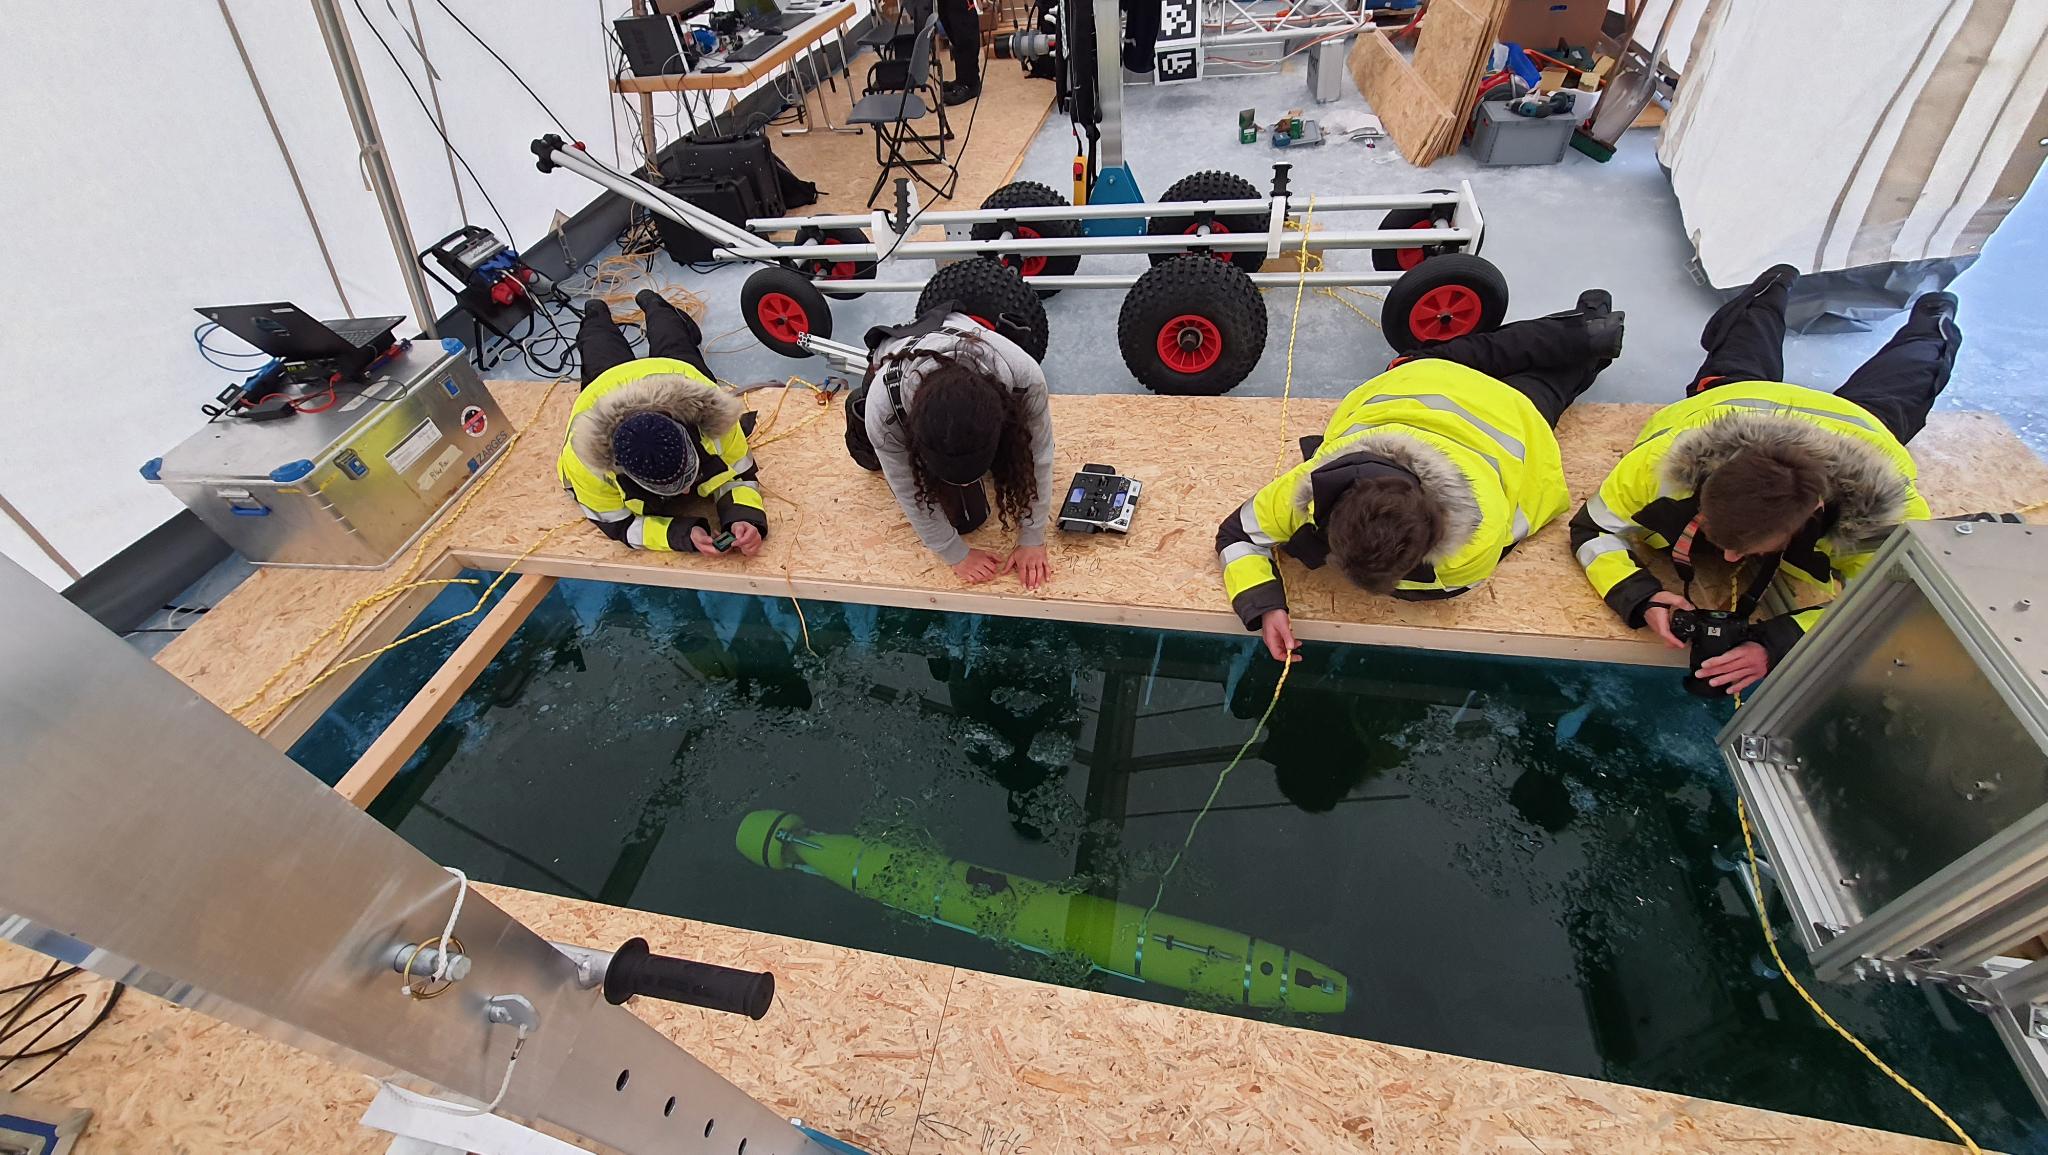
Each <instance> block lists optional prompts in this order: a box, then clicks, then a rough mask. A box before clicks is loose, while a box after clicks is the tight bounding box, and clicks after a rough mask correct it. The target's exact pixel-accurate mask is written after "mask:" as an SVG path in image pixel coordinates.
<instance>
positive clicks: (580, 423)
mask: <svg viewBox="0 0 2048 1155" xmlns="http://www.w3.org/2000/svg"><path fill="white" fill-rule="evenodd" d="M648 411H653V412H657V413H661V414H663V415H665V416H668V417H670V418H673V419H674V420H676V421H678V422H680V423H682V424H683V425H684V426H685V427H687V428H688V429H689V430H690V433H691V435H692V437H694V438H695V440H696V442H697V446H698V453H699V455H700V456H699V462H698V475H697V482H696V484H695V486H693V487H692V492H694V493H695V494H696V495H697V496H698V497H703V498H709V499H710V500H711V502H712V504H713V506H714V508H715V509H716V511H717V513H718V520H719V522H720V524H721V525H723V526H725V527H726V528H728V529H730V528H731V527H732V526H733V525H734V524H735V523H737V522H742V521H744V522H749V523H751V524H753V525H754V527H755V528H757V529H759V530H760V531H761V535H762V536H763V537H766V536H767V534H768V509H767V503H766V502H764V501H763V500H762V499H761V488H760V484H759V477H760V475H759V472H758V471H757V470H756V469H755V467H754V458H753V455H752V454H751V453H749V452H748V450H747V435H746V434H745V432H743V431H742V430H741V429H740V417H741V415H742V414H743V413H744V412H745V411H746V409H745V406H744V405H742V404H741V403H740V399H739V398H738V397H736V396H734V395H733V394H731V393H728V392H726V391H725V390H723V389H720V388H719V387H718V386H717V385H715V384H713V383H712V382H711V381H709V380H707V379H706V378H705V377H704V375H703V374H702V373H700V372H698V371H697V369H696V368H695V367H694V366H692V365H690V364H688V363H687V362H684V361H677V360H673V359H670V358H666V357H642V358H640V359H638V360H636V361H628V362H626V363H625V364H623V365H618V366H614V367H613V368H611V369H608V370H606V371H605V372H603V373H601V374H599V375H598V378H597V380H595V381H592V382H591V383H590V384H588V385H586V386H584V387H583V392H582V393H580V394H578V395H577V397H576V404H575V405H574V406H573V407H571V408H570V410H569V427H568V432H567V433H566V434H565V435H564V437H563V439H562V452H561V455H560V456H559V457H557V458H556V461H555V468H556V472H557V474H558V475H559V476H560V477H561V481H562V485H563V486H564V487H565V488H566V489H568V490H569V492H570V494H571V495H572V496H574V497H575V498H576V501H577V503H578V504H579V505H580V506H581V507H582V509H583V515H584V516H585V517H587V518H589V519H590V520H591V521H593V522H596V523H597V525H598V527H599V528H600V529H602V530H604V532H605V535H606V536H608V537H610V538H612V539H613V540H615V541H621V542H624V543H625V544H627V545H628V546H631V547H632V548H634V549H653V550H677V549H680V550H688V549H690V548H692V547H691V545H690V530H692V529H694V528H698V527H704V528H709V523H708V522H706V521H705V520H704V519H703V518H701V517H683V516H676V515H675V514H674V513H672V512H671V510H673V508H674V507H675V506H676V505H677V504H679V503H681V502H682V501H683V500H684V498H683V497H682V496H677V497H672V498H671V497H662V496H659V495H655V494H651V493H648V492H647V491H646V490H644V489H642V488H640V486H639V485H638V484H636V483H635V482H634V481H633V479H632V478H630V477H627V476H625V475H623V474H620V473H619V472H618V471H617V470H616V469H615V468H614V462H613V458H612V449H611V434H612V431H613V430H614V429H616V428H617V427H618V423H619V422H620V421H623V420H625V419H626V418H627V417H630V416H632V415H633V414H635V413H644V412H648Z"/></svg>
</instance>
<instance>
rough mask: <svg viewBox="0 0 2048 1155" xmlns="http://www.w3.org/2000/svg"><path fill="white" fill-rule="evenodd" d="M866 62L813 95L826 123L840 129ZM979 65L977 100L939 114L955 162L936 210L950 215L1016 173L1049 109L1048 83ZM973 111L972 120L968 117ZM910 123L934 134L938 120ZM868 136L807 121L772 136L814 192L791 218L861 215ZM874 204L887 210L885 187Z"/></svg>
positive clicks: (1004, 65)
mask: <svg viewBox="0 0 2048 1155" xmlns="http://www.w3.org/2000/svg"><path fill="white" fill-rule="evenodd" d="M869 62H870V58H865V57H863V58H861V59H857V60H855V61H854V63H853V73H852V77H851V78H850V79H849V78H847V77H841V78H840V81H839V88H838V90H837V91H834V90H833V89H832V88H831V87H830V86H827V87H826V88H824V89H822V90H821V91H822V94H823V96H824V98H825V100H826V102H827V103H828V104H829V106H830V109H831V113H832V121H833V123H834V124H839V125H844V124H845V123H846V115H847V113H848V112H850V111H851V110H852V102H853V100H854V99H856V98H858V96H859V93H860V89H861V87H862V86H863V85H864V84H865V83H866V81H867V65H868V63H869ZM987 64H988V66H987V67H986V68H984V69H983V70H982V76H981V97H980V98H979V100H978V101H975V102H970V103H968V104H962V105H959V106H957V107H954V108H949V109H947V110H946V118H947V121H948V122H949V123H950V124H951V125H952V126H953V133H954V138H953V139H952V140H951V141H949V142H948V143H947V146H946V147H947V149H948V152H949V154H950V155H952V156H954V157H957V158H958V161H959V167H960V181H959V184H958V185H957V186H956V187H955V188H954V190H953V196H952V199H950V200H947V201H943V202H941V203H942V204H944V205H948V206H951V207H955V208H972V207H975V206H977V205H979V204H981V202H982V200H983V199H984V198H985V197H987V196H988V194H990V193H992V192H994V191H995V190H996V189H997V188H998V187H1000V186H1001V185H1004V184H1006V183H1008V182H1009V180H1010V177H1011V175H1012V174H1014V173H1015V172H1016V171H1017V166H1018V165H1019V164H1021V163H1022V162H1023V160H1024V150H1025V149H1026V148H1028V147H1030V145H1031V138H1032V137H1034V136H1036V135H1038V126H1039V125H1040V124H1042V123H1044V121H1045V116H1046V111H1047V110H1048V109H1050V108H1051V107H1052V98H1053V85H1052V82H1051V81H1049V80H1032V79H1030V78H1028V77H1026V76H1025V75H1024V71H1023V69H1020V68H1017V67H1015V66H1014V65H1012V64H1011V63H1009V62H1006V61H999V60H990V61H988V62H987ZM817 104H818V97H817V95H816V94H814V95H813V96H812V97H811V100H810V104H809V105H808V107H809V108H810V110H811V111H810V115H811V116H813V117H816V116H817V115H818V109H817ZM977 105H978V106H979V108H980V111H979V113H976V112H975V109H976V107H977ZM970 116H972V117H973V118H974V135H973V136H971V137H969V136H968V135H967V123H968V118H969V117H970ZM911 124H912V126H913V127H915V128H917V129H919V130H920V131H926V132H931V131H936V130H937V128H938V118H937V117H936V116H930V117H926V118H925V119H923V120H919V121H912V122H911ZM873 134H874V129H872V128H867V129H864V130H862V132H861V134H860V135H858V136H853V135H848V134H843V133H828V132H826V131H825V130H824V128H823V127H822V121H814V122H813V125H812V130H811V131H810V132H808V133H806V134H804V135H802V136H777V137H775V155H776V156H777V157H779V158H780V159H781V160H782V161H783V163H785V164H787V165H789V167H790V171H792V172H794V173H796V174H797V175H798V176H800V177H802V178H804V179H805V180H807V181H811V182H814V183H815V184H816V185H817V186H818V203H817V204H815V205H811V206H809V207H807V208H804V209H802V210H799V211H801V212H804V213H864V212H866V211H868V201H867V197H868V190H869V189H870V188H873V187H874V183H875V173H876V172H877V171H879V168H880V166H879V165H877V164H876V163H875V141H874V135H873ZM963 142H964V147H963ZM908 151H909V152H910V153H911V154H912V155H915V154H916V146H914V145H913V146H910V148H909V150H908ZM920 171H922V172H924V173H925V174H927V175H929V176H932V177H933V179H935V180H936V179H938V177H939V174H940V172H941V170H939V169H936V168H924V169H922V170H920ZM899 175H900V170H899ZM1062 191H1064V190H1062ZM930 194H931V190H930V189H926V188H922V187H920V188H919V189H918V196H919V197H921V198H925V199H926V200H929V199H930ZM875 203H876V205H877V206H879V207H881V208H884V209H888V208H891V207H892V206H893V205H894V204H895V193H894V192H893V191H891V190H890V189H886V188H885V189H884V190H883V191H882V195H881V196H880V197H878V198H876V201H875ZM920 203H923V202H922V201H921V202H920Z"/></svg>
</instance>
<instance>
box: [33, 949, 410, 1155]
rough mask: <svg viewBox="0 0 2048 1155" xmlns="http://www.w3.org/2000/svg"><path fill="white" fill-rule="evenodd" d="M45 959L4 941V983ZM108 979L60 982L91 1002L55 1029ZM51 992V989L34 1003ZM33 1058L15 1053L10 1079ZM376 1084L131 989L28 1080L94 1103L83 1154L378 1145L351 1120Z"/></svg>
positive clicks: (325, 1151)
mask: <svg viewBox="0 0 2048 1155" xmlns="http://www.w3.org/2000/svg"><path fill="white" fill-rule="evenodd" d="M49 965H50V960H49V959H48V958H46V957H44V956H43V955H39V954H35V953H33V952H31V951H28V950H25V949H23V948H21V947H18V946H15V945H14V944H12V943H8V942H0V987H6V986H12V985H14V984H15V983H18V982H26V981H28V980H30V979H34V978H39V977H41V975H42V974H43V972H44V970H45V969H46V968H48V966H49ZM110 986H111V984H110V983H107V982H105V981H104V980H101V979H98V978H93V977H91V976H85V975H81V976H78V977H77V978H73V979H71V980H69V981H68V982H66V984H65V985H64V987H63V988H62V991H61V992H60V994H62V995H64V996H69V995H70V994H72V993H78V992H82V993H84V994H85V995H86V996H87V1002H86V1004H85V1005H84V1006H83V1007H82V1008H81V1009H80V1010H79V1011H76V1012H73V1014H72V1015H71V1017H70V1018H68V1019H66V1020H65V1025H64V1026H63V1027H62V1028H61V1029H60V1031H59V1033H58V1035H57V1036H55V1037H65V1036H68V1035H70V1034H71V1033H72V1032H73V1031H74V1030H75V1029H76V1028H77V1027H78V1026H81V1025H83V1024H84V1022H85V1021H86V1020H87V1019H89V1018H90V1017H91V1015H92V1013H93V1012H94V1011H95V1010H97V1008H98V1007H99V1005H100V1003H101V1002H102V1001H103V1000H104V999H105V998H106V994H107V990H108V988H109V987H110ZM56 1001H57V1000H56V999H55V998H46V999H45V1000H44V1001H43V1002H42V1003H40V1004H38V1009H42V1008H43V1007H49V1006H54V1005H55V1003H56ZM33 1033H34V1032H33V1031H31V1032H29V1034H33ZM23 1037H24V1038H25V1037H26V1036H23ZM8 1049H9V1050H12V1049H14V1048H13V1047H10V1048H8ZM34 1070H35V1068H34V1067H33V1066H29V1065H28V1064H27V1063H26V1062H24V1063H20V1064H16V1065H15V1067H13V1068H11V1069H10V1070H9V1071H8V1075H9V1079H8V1081H7V1084H6V1085H7V1087H9V1088H12V1087H13V1086H14V1085H15V1084H16V1083H18V1082H20V1081H21V1078H23V1077H25V1076H26V1075H28V1074H29V1073H32V1072H33V1071H34ZM375 1093H376V1087H375V1086H374V1085H373V1084H372V1083H371V1082H370V1080H369V1079H367V1078H365V1077H364V1076H362V1075H361V1074H359V1073H357V1072H355V1071H352V1070H348V1069H345V1068H342V1067H339V1066H336V1065H335V1064H333V1063H330V1062H328V1061H327V1060H325V1059H321V1058H317V1057H315V1056H313V1055H310V1054H307V1053H306V1052H304V1051H300V1050H297V1049H295V1048H293V1047H288V1046H285V1045H284V1044H283V1043H274V1042H271V1041H270V1040H268V1039H264V1038H260V1037H258V1036H256V1035H253V1034H250V1033H249V1032H248V1031H245V1030H242V1029H241V1028H240V1027H231V1026H229V1025H227V1024H226V1023H223V1022H220V1021H219V1020H216V1019H211V1018H208V1017H207V1016H205V1015H202V1014H199V1013H197V1012H195V1011H188V1010H185V1009H183V1008H181V1007H175V1006H172V1005H171V1004H169V1003H166V1002H163V1001H162V1000H160V999H157V998H156V997H154V996H152V995H145V994H143V993H141V992H140V991H135V990H130V991H128V992H127V993H126V994H125V995H124V996H122V999H121V1003H120V1005H119V1006H117V1007H115V1008H114V1013H113V1014H112V1015H111V1016H110V1017H109V1018H108V1019H107V1021H106V1022H105V1023H102V1024H101V1025H100V1026H99V1028H98V1029H97V1030H95V1031H94V1032H93V1033H92V1035H91V1036H90V1037H88V1038H87V1039H86V1040H85V1041H84V1042H83V1043H80V1044H79V1045H78V1047H77V1048H76V1049H75V1050H73V1051H72V1052H71V1054H70V1055H69V1056H67V1057H66V1058H65V1059H64V1061H63V1062H61V1063H59V1064H57V1065H56V1066H55V1067H53V1068H51V1069H50V1073H49V1074H47V1075H44V1076H43V1077H42V1078H40V1079H37V1080H36V1081H35V1083H34V1084H33V1085H32V1086H30V1087H29V1089H28V1090H27V1091H25V1092H23V1094H25V1095H26V1096H27V1097H28V1098H31V1099H34V1100H36V1101H37V1102H41V1103H50V1104H56V1105H62V1106H69V1107H89V1108H91V1109H92V1112H93V1118H92V1122H91V1124H90V1125H89V1126H88V1127H87V1128H86V1131H85V1134H84V1135H83V1136H81V1137H80V1139H79V1142H78V1147H77V1148H76V1150H77V1152H78V1155H133V1153H137V1152H152V1153H157V1152H161V1153H164V1155H185V1153H187V1152H190V1153H193V1155H198V1153H201V1152H204V1153H208V1155H210V1153H212V1152H225V1151H234V1152H244V1151H247V1152H279V1153H284V1152H291V1153H293V1155H300V1153H305V1152H319V1153H320V1155H349V1153H355V1152H360V1153H361V1155H382V1152H383V1151H384V1150H385V1149H386V1148H387V1147H389V1146H390V1139H391V1137H390V1136H389V1135H384V1136H381V1137H380V1136H379V1135H378V1133H377V1132H374V1131H370V1130H367V1129H365V1128H363V1127H360V1126H357V1125H356V1120H357V1119H359V1118H361V1117H362V1113H363V1111H364V1109H365V1108H367V1107H368V1106H369V1105H370V1099H371V1098H372V1097H373V1096H374V1095H375Z"/></svg>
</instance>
